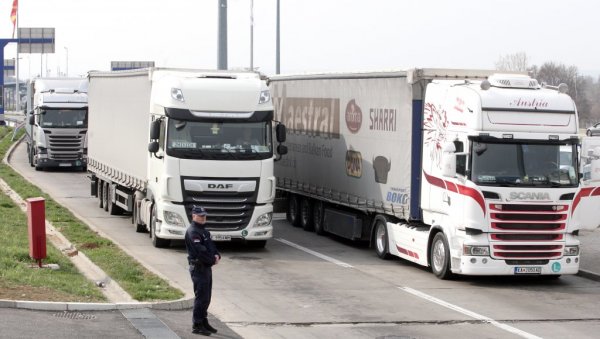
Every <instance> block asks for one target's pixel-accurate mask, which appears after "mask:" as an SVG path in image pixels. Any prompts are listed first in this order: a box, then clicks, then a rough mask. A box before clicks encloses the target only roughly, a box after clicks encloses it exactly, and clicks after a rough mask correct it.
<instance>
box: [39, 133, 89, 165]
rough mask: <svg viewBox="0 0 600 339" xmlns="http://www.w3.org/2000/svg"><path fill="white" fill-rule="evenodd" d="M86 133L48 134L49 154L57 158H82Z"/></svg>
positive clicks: (52, 157)
mask: <svg viewBox="0 0 600 339" xmlns="http://www.w3.org/2000/svg"><path fill="white" fill-rule="evenodd" d="M84 136H85V135H84V134H75V135H60V134H49V135H48V146H49V149H48V156H49V157H50V158H51V159H56V160H77V159H80V158H81V153H82V148H83V138H84Z"/></svg>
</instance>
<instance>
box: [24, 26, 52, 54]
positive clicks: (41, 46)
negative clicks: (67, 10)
mask: <svg viewBox="0 0 600 339" xmlns="http://www.w3.org/2000/svg"><path fill="white" fill-rule="evenodd" d="M18 37H19V53H42V54H46V53H54V39H55V35H54V28H19V35H18Z"/></svg>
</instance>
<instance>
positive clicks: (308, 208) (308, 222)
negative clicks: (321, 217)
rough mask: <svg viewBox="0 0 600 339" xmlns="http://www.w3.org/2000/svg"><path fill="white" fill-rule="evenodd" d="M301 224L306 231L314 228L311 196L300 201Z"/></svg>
mask: <svg viewBox="0 0 600 339" xmlns="http://www.w3.org/2000/svg"><path fill="white" fill-rule="evenodd" d="M300 226H302V228H303V229H304V230H305V231H312V230H313V209H312V204H311V202H310V199H309V198H302V200H301V201H300Z"/></svg>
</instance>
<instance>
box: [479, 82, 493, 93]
mask: <svg viewBox="0 0 600 339" xmlns="http://www.w3.org/2000/svg"><path fill="white" fill-rule="evenodd" d="M480 86H481V89H482V90H484V91H487V90H488V89H490V87H492V84H491V83H490V82H489V81H488V80H483V81H482V82H481V85H480Z"/></svg>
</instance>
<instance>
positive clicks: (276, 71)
mask: <svg viewBox="0 0 600 339" xmlns="http://www.w3.org/2000/svg"><path fill="white" fill-rule="evenodd" d="M279 24H280V22H279V0H277V23H276V25H277V29H276V32H277V33H276V36H275V74H279V71H280V64H279V38H280V34H279Z"/></svg>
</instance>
